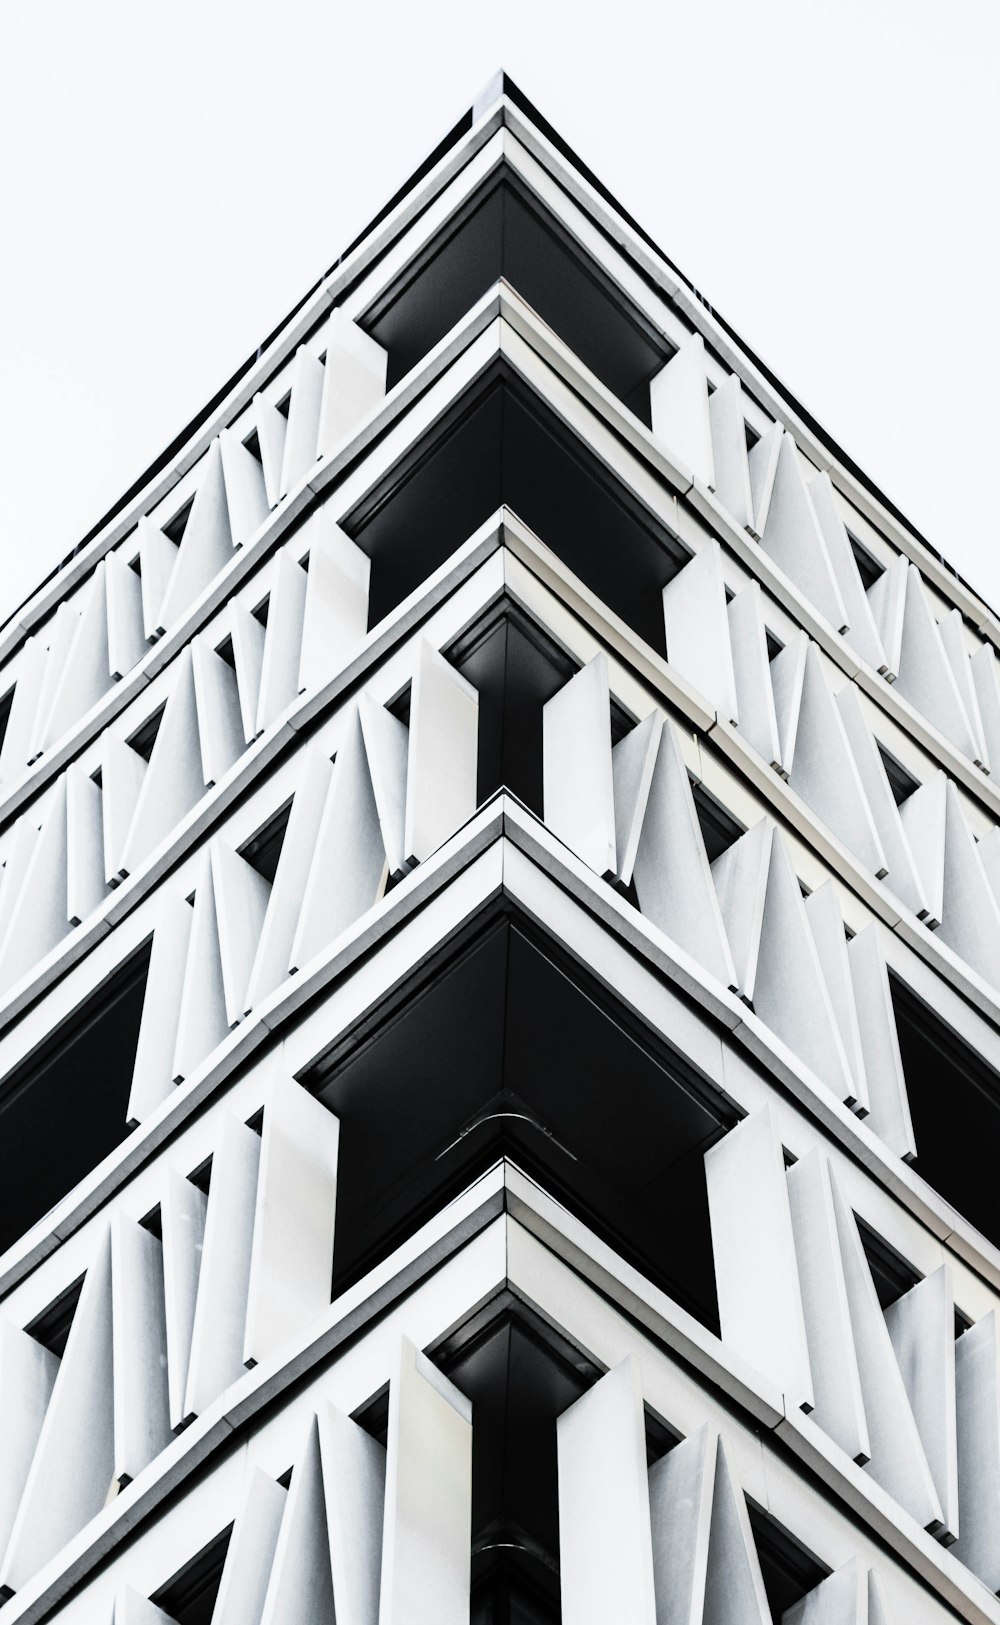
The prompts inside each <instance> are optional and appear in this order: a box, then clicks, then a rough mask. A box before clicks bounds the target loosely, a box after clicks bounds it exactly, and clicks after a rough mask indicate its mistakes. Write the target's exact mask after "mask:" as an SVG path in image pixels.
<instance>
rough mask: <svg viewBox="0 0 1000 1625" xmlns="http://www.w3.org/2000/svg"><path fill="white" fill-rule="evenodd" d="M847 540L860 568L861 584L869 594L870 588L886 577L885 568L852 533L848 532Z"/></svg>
mask: <svg viewBox="0 0 1000 1625" xmlns="http://www.w3.org/2000/svg"><path fill="white" fill-rule="evenodd" d="M847 540H848V541H849V542H850V544H851V552H852V553H853V554H854V562H855V564H856V565H857V567H858V574H859V575H860V577H861V583H862V585H863V587H864V589H865V592H867V591H868V589H869V587H874V585H875V583H876V581H877V580H878V578H879V576H883V575H885V566H884V565H882V564H879V562H878V559H876V558H874V557H873V556H872V554H871V553H869V551H868V549H867V547H863V546H862V545H861V543H860V542H859V541H858V538H857V537H856V536H852V535H851V533H850V531H848V532H847Z"/></svg>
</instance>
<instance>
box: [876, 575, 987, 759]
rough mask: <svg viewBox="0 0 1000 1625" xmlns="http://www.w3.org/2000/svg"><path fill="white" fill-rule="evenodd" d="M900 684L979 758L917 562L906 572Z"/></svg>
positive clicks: (947, 735)
mask: <svg viewBox="0 0 1000 1625" xmlns="http://www.w3.org/2000/svg"><path fill="white" fill-rule="evenodd" d="M896 688H897V690H898V692H899V693H900V694H902V695H903V696H904V697H905V698H906V699H908V700H909V701H910V704H911V705H914V706H916V709H917V710H918V711H919V712H920V714H921V716H924V717H926V718H927V720H928V722H931V723H933V724H934V726H935V728H937V729H939V731H940V732H941V733H943V734H944V737H945V738H946V739H949V740H950V741H951V743H952V744H953V745H954V746H955V747H956V748H957V749H958V750H960V751H962V752H963V753H964V754H965V755H966V756H968V757H970V758H971V760H972V761H976V760H977V758H978V749H977V741H976V739H975V737H974V735H973V732H972V727H971V724H970V722H969V719H968V717H967V716H966V714H965V707H964V705H963V704H962V696H961V694H960V693H959V690H958V684H957V683H956V682H955V677H954V673H953V672H952V669H951V665H950V664H949V661H948V657H947V655H946V654H945V651H944V644H943V643H942V642H941V633H940V630H939V628H938V624H937V622H936V620H935V619H934V616H933V614H932V613H931V607H930V604H929V603H928V602H927V597H926V594H925V593H924V584H923V581H922V579H921V576H920V571H919V570H918V569H917V567H916V565H915V564H911V565H910V567H909V569H908V570H907V572H906V608H905V613H904V615H903V641H902V647H901V650H900V657H899V674H898V676H897V678H896Z"/></svg>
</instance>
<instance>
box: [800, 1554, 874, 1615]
mask: <svg viewBox="0 0 1000 1625" xmlns="http://www.w3.org/2000/svg"><path fill="white" fill-rule="evenodd" d="M781 1625H869V1617H868V1570H867V1569H866V1568H865V1566H864V1564H863V1563H862V1562H861V1560H860V1559H859V1558H857V1557H852V1558H851V1561H850V1562H849V1563H845V1564H844V1567H843V1568H842V1569H837V1570H836V1571H835V1572H834V1573H833V1574H831V1575H830V1576H829V1577H828V1578H827V1579H826V1580H823V1581H821V1582H820V1584H819V1585H818V1586H814V1587H813V1589H812V1591H810V1592H809V1593H808V1595H807V1596H805V1597H803V1598H802V1600H801V1602H797V1603H796V1604H795V1605H794V1607H792V1608H786V1609H785V1612H784V1613H783V1614H782V1616H781Z"/></svg>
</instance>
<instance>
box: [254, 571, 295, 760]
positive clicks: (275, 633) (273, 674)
mask: <svg viewBox="0 0 1000 1625" xmlns="http://www.w3.org/2000/svg"><path fill="white" fill-rule="evenodd" d="M274 562H275V570H274V575H273V576H272V577H271V597H270V601H269V603H268V608H267V627H266V629H265V632H264V659H263V662H262V665H261V673H260V692H259V694H258V696H257V732H258V733H263V732H264V730H265V728H269V727H270V726H271V723H272V722H274V721H275V719H276V718H277V717H279V716H280V715H281V713H282V711H284V710H285V709H286V707H287V706H289V705H290V704H291V702H292V701H293V700H294V699H295V697H296V695H297V694H298V692H299V656H300V654H301V651H302V624H303V619H304V616H305V607H306V573H305V571H304V570H303V568H302V566H301V564H299V562H298V560H297V559H296V558H295V555H294V553H293V552H292V550H291V548H290V547H283V548H280V549H279V551H278V554H277V556H276V558H275V561H274Z"/></svg>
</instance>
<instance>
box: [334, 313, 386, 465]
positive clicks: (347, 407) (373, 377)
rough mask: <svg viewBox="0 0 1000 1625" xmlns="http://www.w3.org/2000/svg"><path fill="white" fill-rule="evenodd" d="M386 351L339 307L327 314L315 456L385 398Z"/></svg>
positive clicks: (349, 432) (337, 444) (351, 431)
mask: <svg viewBox="0 0 1000 1625" xmlns="http://www.w3.org/2000/svg"><path fill="white" fill-rule="evenodd" d="M388 366H389V352H388V350H385V349H383V347H382V345H381V344H379V343H378V342H377V341H376V340H375V339H373V338H372V337H371V336H370V335H369V334H368V333H366V332H365V330H364V328H363V327H359V326H358V324H357V322H353V321H352V320H351V318H350V317H349V316H348V315H346V314H345V313H344V311H342V310H334V311H331V313H330V320H329V322H328V323H327V328H326V365H325V374H326V376H325V377H324V379H323V401H322V406H321V409H320V415H319V438H318V447H317V450H318V455H319V456H320V457H329V455H330V453H331V452H332V451H335V450H336V448H337V447H338V446H339V445H340V442H341V441H342V440H344V439H346V437H347V436H348V435H349V434H353V432H354V430H355V429H356V428H357V426H358V424H359V423H360V422H361V421H362V419H363V418H366V417H367V416H368V414H369V412H373V411H374V410H375V408H376V407H377V406H378V405H379V404H380V403H381V402H382V401H383V400H384V399H385V381H386V374H387V372H388Z"/></svg>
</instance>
